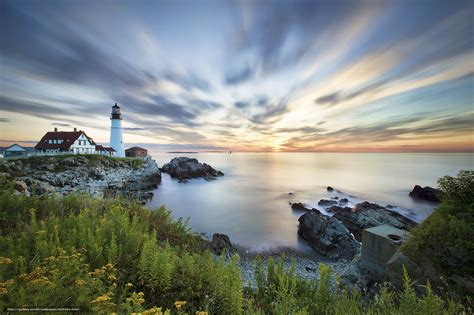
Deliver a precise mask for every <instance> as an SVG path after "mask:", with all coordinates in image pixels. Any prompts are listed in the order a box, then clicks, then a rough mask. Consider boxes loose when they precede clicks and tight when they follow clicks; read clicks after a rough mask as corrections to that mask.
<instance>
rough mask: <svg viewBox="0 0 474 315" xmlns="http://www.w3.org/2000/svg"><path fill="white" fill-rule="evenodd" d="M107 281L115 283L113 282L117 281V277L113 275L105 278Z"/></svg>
mask: <svg viewBox="0 0 474 315" xmlns="http://www.w3.org/2000/svg"><path fill="white" fill-rule="evenodd" d="M107 279H108V280H110V281H115V280H117V277H115V276H114V275H110V276H108V277H107Z"/></svg>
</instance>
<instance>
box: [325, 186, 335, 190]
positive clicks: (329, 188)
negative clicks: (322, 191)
mask: <svg viewBox="0 0 474 315" xmlns="http://www.w3.org/2000/svg"><path fill="white" fill-rule="evenodd" d="M326 190H327V191H333V190H334V188H332V187H331V186H328V187H327V188H326Z"/></svg>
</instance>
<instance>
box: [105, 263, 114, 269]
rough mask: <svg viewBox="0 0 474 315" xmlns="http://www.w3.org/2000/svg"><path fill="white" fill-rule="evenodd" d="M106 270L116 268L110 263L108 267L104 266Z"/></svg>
mask: <svg viewBox="0 0 474 315" xmlns="http://www.w3.org/2000/svg"><path fill="white" fill-rule="evenodd" d="M104 267H105V268H106V269H112V268H113V267H114V265H112V264H111V263H108V264H107V265H105V266H104Z"/></svg>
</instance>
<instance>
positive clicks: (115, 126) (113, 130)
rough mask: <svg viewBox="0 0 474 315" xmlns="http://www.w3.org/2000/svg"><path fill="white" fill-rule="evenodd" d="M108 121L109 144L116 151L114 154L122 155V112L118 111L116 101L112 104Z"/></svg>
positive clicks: (123, 153)
mask: <svg viewBox="0 0 474 315" xmlns="http://www.w3.org/2000/svg"><path fill="white" fill-rule="evenodd" d="M110 121H111V126H110V146H111V147H112V148H113V149H114V150H115V151H116V153H115V156H117V157H124V156H125V149H124V145H123V135H122V114H121V113H120V106H118V105H117V103H115V105H114V106H112V115H110Z"/></svg>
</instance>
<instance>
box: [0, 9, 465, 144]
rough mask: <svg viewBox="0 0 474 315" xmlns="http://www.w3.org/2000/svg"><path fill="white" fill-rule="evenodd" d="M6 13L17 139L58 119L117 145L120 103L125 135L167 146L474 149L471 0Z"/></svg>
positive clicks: (1, 34) (1, 37)
mask: <svg viewBox="0 0 474 315" xmlns="http://www.w3.org/2000/svg"><path fill="white" fill-rule="evenodd" d="M1 7H2V13H1V15H2V18H1V19H0V47H1V49H0V58H1V59H2V71H1V72H0V80H1V81H2V93H1V96H0V116H1V117H2V118H0V122H2V123H3V124H2V126H1V127H0V128H1V133H2V136H1V137H2V138H4V139H7V140H1V141H3V142H5V143H6V142H8V141H10V140H12V141H13V140H15V137H17V138H18V141H16V142H19V141H33V139H35V138H37V137H38V134H42V133H43V132H44V131H46V130H47V129H48V128H50V126H58V127H72V126H74V127H76V126H77V127H80V128H83V129H88V130H89V131H88V133H89V134H91V135H92V136H93V137H94V138H95V139H97V140H98V142H104V143H106V142H107V141H108V134H107V130H108V128H109V120H108V116H109V112H110V107H111V106H112V105H113V103H114V102H119V103H120V104H121V105H122V110H123V116H124V131H125V140H126V141H128V142H133V143H147V144H150V143H156V148H161V149H164V148H176V150H185V148H186V147H189V148H194V149H196V150H200V149H202V150H218V149H227V148H229V147H233V148H234V150H249V151H266V150H272V151H278V150H283V151H298V150H303V151H344V150H356V151H363V150H367V151H374V150H383V151H403V150H412V151H418V150H435V151H436V150H438V149H439V150H440V151H449V150H450V148H451V149H452V150H453V151H459V150H462V149H463V148H464V150H467V151H472V150H473V148H474V139H473V137H472V134H473V132H474V128H473V126H474V117H473V108H474V95H473V93H474V92H473V90H474V89H473V86H474V75H473V74H474V63H473V60H474V33H473V32H472V29H473V28H474V25H473V22H472V15H473V14H474V4H473V3H472V2H470V1H452V2H445V1H437V0H436V1H433V2H430V3H427V2H426V3H425V2H412V1H398V2H384V1H331V2H328V1H325V0H311V1H309V0H308V1H306V0H301V1H296V2H294V1H286V0H276V1H272V2H263V1H253V2H250V1H235V2H234V1H232V2H231V1H228V2H226V1H206V2H199V1H196V2H187V1H186V2H185V1H181V0H180V1H173V2H171V1H157V2H154V3H150V2H148V1H141V0H139V1H133V2H132V1H129V0H119V1H115V2H114V3H113V4H112V3H108V2H104V3H100V4H92V3H91V2H81V3H74V2H69V1H52V0H45V1H41V2H38V1H32V0H25V1H11V0H5V1H3V2H2V4H1ZM25 124H28V125H29V126H31V128H28V130H23V131H22V132H21V133H17V132H16V131H15V126H20V125H25ZM178 148H179V149H178Z"/></svg>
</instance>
